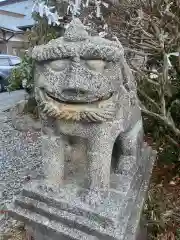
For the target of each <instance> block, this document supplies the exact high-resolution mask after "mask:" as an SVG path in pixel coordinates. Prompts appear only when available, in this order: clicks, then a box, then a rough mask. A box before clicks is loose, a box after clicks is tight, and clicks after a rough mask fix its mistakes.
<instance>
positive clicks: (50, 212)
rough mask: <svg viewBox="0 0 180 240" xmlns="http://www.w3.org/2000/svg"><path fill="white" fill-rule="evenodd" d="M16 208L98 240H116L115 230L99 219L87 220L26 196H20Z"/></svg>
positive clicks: (16, 201)
mask: <svg viewBox="0 0 180 240" xmlns="http://www.w3.org/2000/svg"><path fill="white" fill-rule="evenodd" d="M15 206H17V207H21V208H22V209H27V210H29V211H31V212H34V213H37V214H39V215H40V216H43V217H47V218H48V219H51V220H53V221H56V222H60V223H62V224H65V225H67V226H68V227H70V228H75V229H78V230H80V231H83V232H85V233H87V234H90V235H93V236H96V237H97V238H98V239H104V240H105V239H107V240H114V239H115V238H114V237H113V235H114V234H113V229H112V228H110V227H109V226H107V225H105V223H104V222H103V223H102V222H101V221H100V220H99V219H93V218H92V219H87V218H85V217H82V216H77V215H75V214H72V213H69V212H67V211H62V210H60V209H57V208H54V207H51V206H49V205H47V204H46V203H44V202H40V201H37V200H34V199H30V198H28V197H24V196H20V197H18V198H17V199H16V200H15ZM99 231H100V232H99Z"/></svg>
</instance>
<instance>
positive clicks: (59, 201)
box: [22, 186, 113, 225]
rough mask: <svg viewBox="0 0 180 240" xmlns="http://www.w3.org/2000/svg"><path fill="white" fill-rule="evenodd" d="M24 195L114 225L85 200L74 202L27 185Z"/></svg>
mask: <svg viewBox="0 0 180 240" xmlns="http://www.w3.org/2000/svg"><path fill="white" fill-rule="evenodd" d="M22 195H23V196H25V197H29V198H32V199H35V200H38V201H42V202H44V203H46V204H47V205H48V206H51V207H55V208H57V209H60V210H62V211H67V212H69V213H72V214H75V215H77V216H83V217H86V218H93V219H99V221H100V222H104V223H105V222H108V223H109V224H112V225H113V221H112V219H110V218H107V217H104V216H101V215H99V214H98V213H97V212H95V211H94V210H93V208H90V206H87V204H84V203H83V202H80V201H79V202H75V201H74V202H73V199H72V201H68V200H67V199H64V198H63V197H60V196H59V195H56V194H54V195H53V193H49V192H48V193H45V192H44V191H41V190H38V189H37V188H36V187H33V188H31V187H27V186H26V187H25V188H24V189H23V191H22Z"/></svg>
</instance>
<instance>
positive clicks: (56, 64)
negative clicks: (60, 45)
mask: <svg viewBox="0 0 180 240" xmlns="http://www.w3.org/2000/svg"><path fill="white" fill-rule="evenodd" d="M69 64H70V60H69V59H61V60H54V61H51V62H50V63H49V65H50V67H51V68H52V69H53V70H54V71H62V70H64V69H65V68H67V67H68V66H69Z"/></svg>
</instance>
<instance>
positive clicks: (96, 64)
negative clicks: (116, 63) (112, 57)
mask: <svg viewBox="0 0 180 240" xmlns="http://www.w3.org/2000/svg"><path fill="white" fill-rule="evenodd" d="M86 65H87V66H88V68H89V69H91V70H93V71H96V72H103V70H104V68H105V66H106V62H105V61H103V60H87V61H86Z"/></svg>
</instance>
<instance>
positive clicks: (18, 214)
mask: <svg viewBox="0 0 180 240" xmlns="http://www.w3.org/2000/svg"><path fill="white" fill-rule="evenodd" d="M154 159H155V153H154V152H153V151H152V150H151V149H150V148H149V147H144V148H143V150H142V157H141V161H138V162H140V163H141V164H139V165H137V164H136V165H135V161H134V159H133V158H131V157H127V158H126V157H125V158H123V159H122V161H121V164H120V169H121V171H119V172H118V173H116V174H115V173H113V174H111V187H110V189H109V190H108V192H106V193H104V195H105V196H106V197H105V198H104V199H103V201H102V202H101V203H99V204H96V205H89V204H87V203H85V202H83V201H82V198H81V193H82V192H83V191H84V189H82V188H80V187H78V186H77V185H73V184H71V185H70V184H69V185H65V186H64V187H62V188H61V189H60V190H57V191H56V190H55V189H50V188H48V189H46V190H45V188H44V187H43V182H39V181H37V182H32V183H31V184H29V185H27V186H26V187H25V188H24V190H23V191H22V194H21V195H20V196H18V197H17V199H16V200H15V202H14V203H13V204H12V205H10V206H9V210H10V214H11V216H14V217H15V218H17V219H20V220H21V221H24V222H25V223H26V225H27V233H28V235H30V236H32V239H35V240H56V239H58V240H59V239H61V240H62V239H72V240H73V239H77V240H80V239H88V240H89V239H99V240H106V239H107V240H111V239H112V240H135V239H136V237H137V234H138V232H139V221H140V218H141V211H142V208H143V203H144V199H145V196H146V191H147V188H148V184H149V179H150V176H151V171H152V167H153V163H154ZM128 160H129V164H127V161H128Z"/></svg>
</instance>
